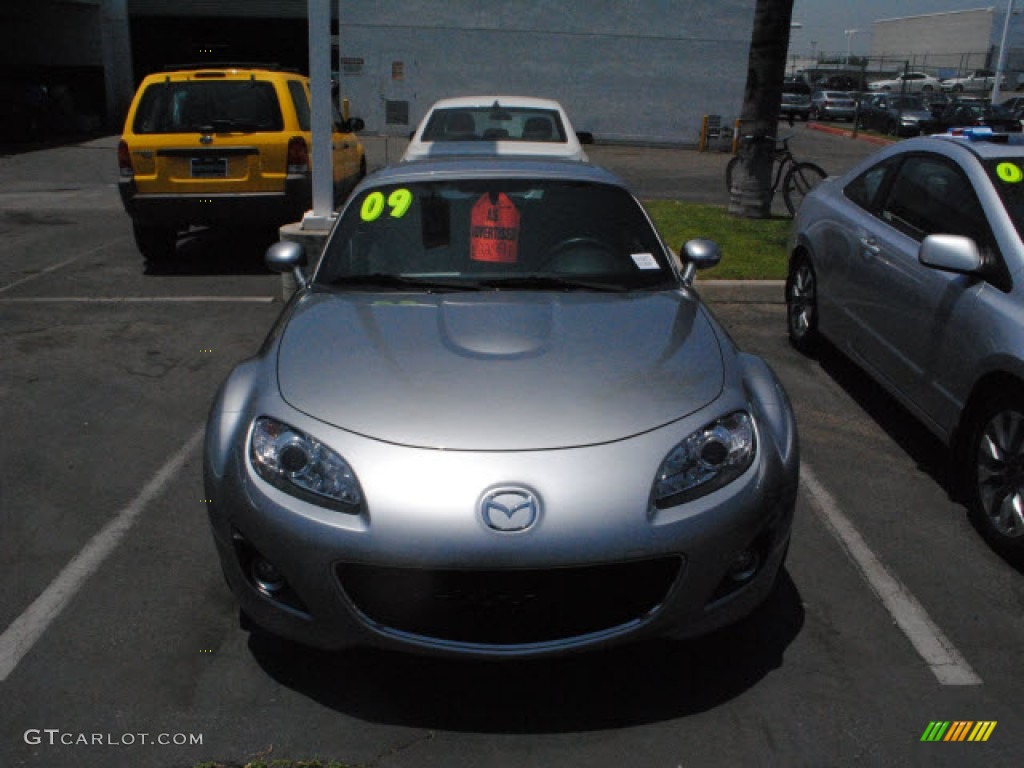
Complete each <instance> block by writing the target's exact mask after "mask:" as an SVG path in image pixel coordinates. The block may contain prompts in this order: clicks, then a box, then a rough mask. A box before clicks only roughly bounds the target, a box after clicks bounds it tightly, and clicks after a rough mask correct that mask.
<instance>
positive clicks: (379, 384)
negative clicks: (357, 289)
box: [277, 291, 724, 450]
mask: <svg viewBox="0 0 1024 768" xmlns="http://www.w3.org/2000/svg"><path fill="white" fill-rule="evenodd" d="M277 355H278V358H277V359H278V384H279V386H280V391H281V395H282V397H283V398H284V399H285V401H286V402H287V403H288V404H289V405H291V406H292V407H294V408H297V409H298V410H300V411H302V412H304V413H306V414H308V415H310V416H312V417H314V418H316V419H319V420H321V421H325V422H328V423H330V424H333V425H334V426H336V427H339V428H341V429H344V430H348V431H351V432H355V433H359V434H362V435H365V436H368V437H372V438H375V439H379V440H384V441H387V442H392V443H397V444H402V445H410V446H422V447H430V448H446V449H452V450H540V449H552V448H567V447H572V446H580V445H592V444H598V443H607V442H611V441H615V440H620V439H623V438H626V437H629V436H632V435H636V434H638V433H641V432H645V431H648V430H651V429H655V428H657V427H659V426H662V425H664V424H667V423H669V422H672V421H674V420H677V419H680V418H682V417H684V416H686V415H688V414H690V413H692V412H694V411H696V410H697V409H699V408H702V407H703V406H705V405H707V404H708V403H710V402H711V401H713V400H715V399H716V398H717V397H718V396H719V394H720V393H721V391H722V387H723V377H724V371H723V363H722V350H721V347H720V342H719V338H718V335H717V332H716V330H715V328H714V327H713V326H712V324H711V322H710V321H709V320H708V318H707V316H706V315H705V313H704V311H702V309H701V308H700V306H699V304H698V303H697V301H696V300H694V299H693V298H691V297H690V296H689V295H687V294H685V293H683V292H677V291H668V292H657V293H630V294H593V293H525V292H516V293H502V294H495V293H493V292H488V293H481V294H473V293H459V294H445V295H436V296H416V297H403V296H402V295H401V294H389V295H388V296H386V297H385V296H381V295H368V294H347V295H337V294H330V293H327V292H312V293H311V294H309V295H307V296H306V297H305V298H304V299H303V300H302V301H300V302H299V303H298V305H297V306H296V307H295V309H294V311H293V314H292V316H291V317H290V318H289V319H288V321H287V324H286V326H285V328H284V330H283V331H282V332H281V334H280V337H279V341H278V346H277Z"/></svg>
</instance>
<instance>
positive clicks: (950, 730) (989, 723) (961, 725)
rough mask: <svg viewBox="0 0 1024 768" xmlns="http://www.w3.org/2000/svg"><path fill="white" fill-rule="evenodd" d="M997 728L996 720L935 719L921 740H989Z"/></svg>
mask: <svg viewBox="0 0 1024 768" xmlns="http://www.w3.org/2000/svg"><path fill="white" fill-rule="evenodd" d="M995 729H996V721H995V720H978V721H974V720H954V721H952V722H950V721H949V720H933V721H932V722H930V723H928V727H927V728H925V729H924V733H923V734H921V741H988V737H989V736H991V735H992V731H994V730H995Z"/></svg>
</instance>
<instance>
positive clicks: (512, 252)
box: [469, 192, 519, 264]
mask: <svg viewBox="0 0 1024 768" xmlns="http://www.w3.org/2000/svg"><path fill="white" fill-rule="evenodd" d="M469 258H471V259H472V260H473V261H491V262H496V263H499V264H512V263H515V261H516V260H517V259H518V258H519V211H517V210H516V206H515V204H514V203H513V202H512V201H511V200H509V198H508V195H506V194H505V193H504V192H501V193H500V194H497V195H495V194H493V193H490V192H488V193H485V194H483V195H481V196H480V199H479V200H477V201H476V204H475V205H474V206H473V211H472V213H471V215H470V219H469Z"/></svg>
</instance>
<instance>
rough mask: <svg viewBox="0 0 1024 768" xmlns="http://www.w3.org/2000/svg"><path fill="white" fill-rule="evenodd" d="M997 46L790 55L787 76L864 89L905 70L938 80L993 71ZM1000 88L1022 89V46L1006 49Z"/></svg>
mask: <svg viewBox="0 0 1024 768" xmlns="http://www.w3.org/2000/svg"><path fill="white" fill-rule="evenodd" d="M998 58H999V49H998V48H997V47H995V46H993V47H992V48H990V49H989V50H987V51H973V52H972V51H966V52H959V53H957V52H953V53H913V54H906V55H898V54H889V55H886V56H850V57H847V56H845V55H829V54H824V53H819V54H818V56H817V57H816V58H815V59H809V58H801V57H795V56H794V57H791V58H790V61H789V65H788V67H787V75H789V76H791V77H801V76H802V77H803V78H804V79H806V80H807V81H808V82H809V83H829V82H830V81H831V82H832V83H838V84H840V85H830V86H829V87H841V88H843V89H844V90H866V89H867V84H868V83H870V82H873V81H875V80H886V79H891V78H894V77H898V76H899V75H902V74H904V73H907V72H923V73H924V74H927V75H931V76H932V77H935V78H938V79H939V80H945V79H948V78H954V77H966V76H967V75H969V74H970V73H972V72H977V71H978V70H989V71H995V69H996V65H997V62H998ZM1003 74H1004V75H1005V81H1004V86H1003V88H1004V90H1015V89H1017V88H1018V87H1020V88H1022V89H1024V49H1010V50H1008V51H1007V55H1006V62H1005V65H1004V67H1003Z"/></svg>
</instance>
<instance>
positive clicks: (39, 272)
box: [0, 237, 126, 293]
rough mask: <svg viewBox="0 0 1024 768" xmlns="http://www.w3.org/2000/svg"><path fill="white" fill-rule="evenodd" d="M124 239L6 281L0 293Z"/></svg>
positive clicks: (122, 239)
mask: <svg viewBox="0 0 1024 768" xmlns="http://www.w3.org/2000/svg"><path fill="white" fill-rule="evenodd" d="M125 239H126V238H123V237H118V238H115V239H114V240H110V241H109V242H106V243H103V244H102V245H97V246H96V247H95V248H90V249H89V250H88V251H86V252H85V253H80V254H78V255H77V256H72V257H71V258H70V259H65V260H64V261H62V262H60V263H59V264H53V265H52V266H49V267H44V268H43V269H41V270H39V271H38V272H36V273H35V274H32V275H28V276H26V277H23V278H21V279H20V280H15V281H14V282H13V283H8V284H7V285H3V286H0V293H5V292H6V291H9V290H11V289H12V288H17V287H18V286H19V285H24V284H25V283H27V282H29V281H30V280H35V279H36V278H39V277H43V276H44V275H48V274H50V273H51V272H53V271H55V270H58V269H60V268H61V267H66V266H67V265H68V264H73V263H75V262H76V261H78V260H79V259H84V258H86V257H87V256H92V255H93V254H95V253H99V252H100V251H102V250H103V249H104V248H109V247H110V246H112V245H116V244H117V243H121V242H124V241H125Z"/></svg>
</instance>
